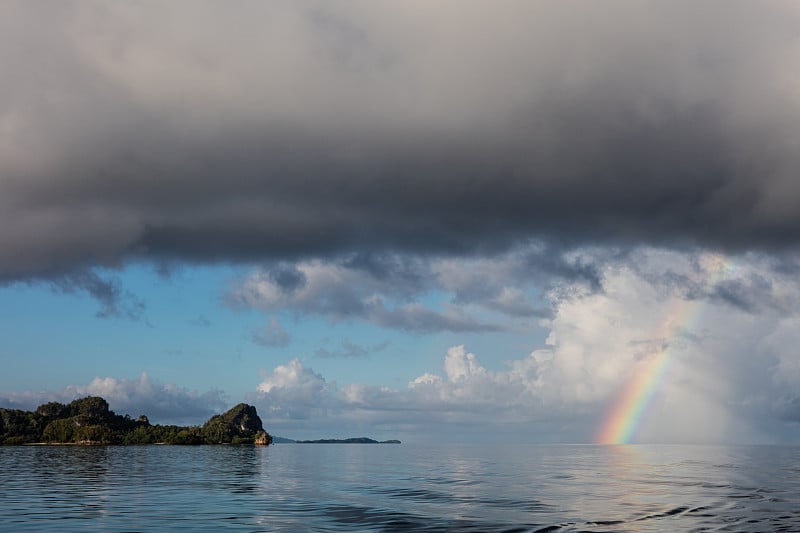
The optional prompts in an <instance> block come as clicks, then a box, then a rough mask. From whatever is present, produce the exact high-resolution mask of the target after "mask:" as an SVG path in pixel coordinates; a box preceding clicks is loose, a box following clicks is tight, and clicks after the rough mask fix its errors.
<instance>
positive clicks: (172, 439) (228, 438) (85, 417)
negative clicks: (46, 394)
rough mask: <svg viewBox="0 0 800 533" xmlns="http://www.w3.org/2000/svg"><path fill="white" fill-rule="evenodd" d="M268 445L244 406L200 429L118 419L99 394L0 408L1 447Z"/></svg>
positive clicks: (257, 420)
mask: <svg viewBox="0 0 800 533" xmlns="http://www.w3.org/2000/svg"><path fill="white" fill-rule="evenodd" d="M271 443H272V437H271V436H270V434H269V433H267V432H266V431H264V427H263V425H262V422H261V418H259V416H258V413H257V412H256V408H255V407H253V406H252V405H247V404H245V403H240V404H238V405H236V406H234V407H233V408H231V409H229V410H228V411H226V412H225V413H222V414H219V415H214V416H212V417H211V418H210V419H208V421H207V422H206V423H205V424H203V425H202V426H188V427H184V426H170V425H160V424H151V423H150V421H149V420H148V419H147V417H146V416H145V415H141V416H139V417H138V418H135V419H134V418H131V417H130V416H128V415H124V416H123V415H118V414H116V413H114V411H111V410H110V409H109V406H108V402H107V401H105V400H104V399H103V398H100V397H99V396H87V397H86V398H80V399H78V400H75V401H73V402H71V403H69V404H63V403H59V402H49V403H46V404H44V405H40V406H39V407H38V408H37V409H36V411H23V410H20V409H3V408H0V445H19V444H87V445H90V444H257V445H263V446H266V445H269V444H271Z"/></svg>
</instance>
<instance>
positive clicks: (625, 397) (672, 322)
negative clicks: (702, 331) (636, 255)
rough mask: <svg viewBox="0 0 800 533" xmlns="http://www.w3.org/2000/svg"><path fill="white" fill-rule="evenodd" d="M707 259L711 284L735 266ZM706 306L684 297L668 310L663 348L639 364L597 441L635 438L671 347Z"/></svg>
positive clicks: (663, 326)
mask: <svg viewBox="0 0 800 533" xmlns="http://www.w3.org/2000/svg"><path fill="white" fill-rule="evenodd" d="M704 259H706V261H707V262H708V263H709V266H708V268H707V269H706V271H707V272H708V275H709V282H710V283H711V284H714V283H716V282H717V281H719V280H720V279H721V278H722V277H723V276H724V275H725V274H726V273H728V272H731V271H732V270H733V268H734V263H733V261H730V260H728V259H726V258H724V257H722V256H719V255H711V256H706V257H705V258H704ZM702 307H703V305H702V301H701V300H699V299H698V300H681V301H679V302H678V303H677V304H676V305H675V307H674V308H673V309H670V311H669V312H668V313H666V318H665V319H664V320H663V321H662V323H661V326H660V327H659V330H658V331H657V332H656V335H655V338H657V339H664V341H663V342H662V344H661V347H660V349H659V350H657V352H656V353H655V354H653V355H652V356H651V357H649V358H648V359H647V360H646V361H642V362H641V363H640V364H639V368H637V369H636V371H635V373H634V375H633V377H632V378H631V379H630V380H629V381H628V383H627V384H626V385H625V387H624V388H623V389H622V391H621V392H620V394H619V396H618V397H617V400H616V401H615V402H614V404H613V405H612V407H611V409H610V410H609V412H608V414H607V415H606V417H605V418H604V420H603V423H602V424H601V426H600V430H599V431H598V433H597V436H596V439H595V442H596V443H597V444H628V443H630V442H631V441H632V440H633V438H634V436H635V435H636V431H637V430H638V429H639V426H640V424H641V421H642V418H643V417H644V415H645V414H646V413H647V409H648V407H649V406H650V403H651V402H652V400H653V395H654V394H655V393H656V391H657V390H658V388H659V385H660V384H661V382H662V381H663V379H664V376H665V374H666V371H667V369H668V368H669V364H670V361H671V346H672V345H674V344H675V341H676V340H677V338H678V336H679V335H680V334H681V333H682V332H684V331H687V330H691V329H692V326H693V325H694V324H695V323H696V321H697V320H698V319H699V317H700V314H701V311H702Z"/></svg>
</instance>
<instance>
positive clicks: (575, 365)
mask: <svg viewBox="0 0 800 533" xmlns="http://www.w3.org/2000/svg"><path fill="white" fill-rule="evenodd" d="M635 259H636V261H635V264H636V265H637V266H636V268H633V267H631V266H629V265H628V264H627V263H620V264H607V265H606V266H605V267H604V269H603V274H602V285H603V290H602V291H594V290H592V289H591V287H590V286H588V285H578V286H577V287H575V288H574V290H569V289H565V288H563V287H555V288H553V290H552V291H551V293H550V295H549V297H550V298H551V299H552V301H553V304H554V313H553V316H552V317H551V318H550V319H543V320H544V322H543V325H544V327H546V328H547V329H548V330H549V336H548V339H547V343H546V345H544V346H542V347H540V348H538V349H536V350H534V351H532V352H531V353H529V354H528V355H527V356H524V357H521V358H519V359H514V360H509V361H507V362H506V368H505V369H504V370H490V369H488V368H487V367H486V366H485V365H483V364H482V363H481V362H480V359H479V357H478V356H477V355H475V354H473V353H471V352H470V351H468V350H467V348H466V347H465V346H463V345H458V346H453V347H451V348H450V349H449V350H448V351H447V353H446V354H445V357H444V360H443V364H442V368H441V371H439V372H437V371H436V370H435V369H431V371H429V372H426V373H424V374H422V375H420V376H418V377H413V378H411V379H410V381H409V383H408V386H407V387H405V388H399V389H398V388H391V387H386V386H379V385H367V384H359V383H344V384H336V383H330V382H328V381H326V380H325V378H323V377H322V376H321V375H319V374H317V373H315V372H314V371H313V370H312V369H310V368H307V367H305V366H304V365H303V364H302V363H300V362H299V361H298V360H293V361H292V362H290V364H289V365H287V366H279V367H278V368H276V369H275V371H274V373H272V374H268V375H267V376H266V378H265V380H264V382H263V383H262V384H261V385H260V386H259V391H260V392H258V393H256V394H254V395H253V396H252V399H253V401H255V402H257V404H258V405H262V406H264V407H266V408H267V409H269V412H270V413H272V415H273V416H272V417H271V418H270V422H271V423H273V424H276V426H277V427H278V428H281V430H283V431H292V430H294V431H297V430H298V428H300V429H302V427H303V426H302V425H297V424H294V425H293V424H292V423H289V421H290V418H291V417H288V416H285V415H284V414H283V410H284V409H291V408H292V406H303V407H302V418H304V419H307V420H308V419H311V420H313V421H314V423H321V424H323V425H325V424H329V425H330V427H336V424H342V425H344V426H342V427H347V424H375V425H378V426H380V427H382V428H384V429H386V428H395V430H396V431H399V432H408V434H413V432H414V429H412V428H417V430H421V429H427V430H430V429H431V428H435V427H437V426H441V425H442V424H444V425H445V426H446V427H448V430H447V431H448V432H456V433H458V432H463V431H469V430H470V428H472V430H473V431H477V430H478V429H477V428H484V430H485V429H486V428H493V430H498V431H500V430H502V428H503V427H505V428H506V429H508V428H512V427H513V428H515V431H517V432H521V433H523V434H524V433H525V432H526V431H527V432H528V433H529V434H528V438H532V439H539V440H550V439H552V440H559V441H562V442H563V441H564V440H575V441H579V442H586V441H591V440H593V439H594V438H595V437H596V435H597V432H598V431H599V430H600V428H601V426H602V425H603V424H604V421H605V420H606V418H607V417H608V415H609V412H610V410H611V409H612V407H613V406H614V405H615V404H616V402H617V401H618V399H619V397H620V395H621V393H622V391H623V390H624V388H625V387H626V385H627V384H628V383H630V382H631V381H633V380H637V379H641V378H642V373H643V372H647V371H648V368H650V366H651V363H652V361H653V360H654V358H657V357H661V356H663V355H664V354H666V357H667V360H668V364H667V366H666V371H665V372H664V374H663V376H662V377H661V379H660V380H658V381H657V382H656V385H655V389H654V396H653V400H652V402H651V403H650V404H649V405H648V408H647V411H646V416H645V417H644V418H643V421H642V423H641V424H640V425H639V427H638V429H637V433H636V438H637V439H639V440H641V441H645V442H647V441H649V442H728V441H731V440H734V441H739V442H766V441H780V440H792V439H794V438H797V435H796V433H795V431H796V428H795V427H794V426H792V423H793V421H795V420H797V418H798V417H797V404H798V400H797V395H796V392H795V391H796V390H797V387H798V386H800V358H798V356H797V353H796V351H795V350H794V349H793V346H796V345H797V342H798V341H800V338H798V333H797V332H798V331H800V330H798V328H797V324H796V322H797V317H798V308H797V306H795V307H794V308H793V310H792V313H791V314H790V315H785V314H784V313H785V308H784V307H782V306H768V307H764V308H763V309H762V310H761V311H760V312H759V313H753V312H752V311H751V309H750V308H746V307H742V306H739V305H737V304H736V303H735V302H731V301H729V300H727V299H720V298H718V297H717V293H718V287H720V286H726V285H728V284H730V283H740V282H741V283H743V284H745V285H746V284H747V283H749V282H748V281H747V280H750V279H751V278H752V277H753V276H754V275H756V274H758V275H759V276H762V277H766V276H767V274H764V272H770V271H769V270H768V269H766V268H765V267H764V261H769V259H768V258H764V257H761V256H749V257H738V258H734V259H735V260H734V261H728V260H726V258H725V257H723V256H719V255H714V254H701V255H694V254H686V253H679V252H670V251H665V250H655V249H654V250H646V251H640V252H638V254H637V255H636V256H635ZM676 280H684V281H683V282H681V283H678V282H676ZM769 286H770V287H771V289H770V290H771V293H772V294H773V296H772V297H771V298H767V299H768V300H770V301H772V300H776V299H777V300H779V301H781V302H784V301H786V300H787V299H792V298H797V297H800V285H799V284H798V283H797V282H796V281H795V280H794V278H793V277H792V276H790V275H785V276H781V275H779V274H775V273H771V274H769ZM795 301H800V300H795ZM278 391H279V392H278ZM283 402H285V403H283ZM294 418H300V416H298V412H297V411H295V412H294ZM325 427H327V426H325ZM523 430H524V431H523ZM537 432H543V433H537Z"/></svg>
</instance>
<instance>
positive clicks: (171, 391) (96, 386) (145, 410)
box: [0, 372, 230, 424]
mask: <svg viewBox="0 0 800 533" xmlns="http://www.w3.org/2000/svg"><path fill="white" fill-rule="evenodd" d="M84 396H102V397H103V398H105V399H106V401H108V404H109V406H110V408H111V409H112V410H113V411H115V412H116V413H117V414H129V415H131V416H134V417H135V416H138V415H140V414H144V415H147V417H148V418H149V419H150V421H151V422H153V423H180V424H183V423H189V424H197V423H202V422H204V421H205V420H206V419H207V418H208V417H210V416H211V415H213V414H216V413H220V412H222V411H224V410H225V409H227V408H228V407H230V406H229V405H228V402H227V399H226V397H225V395H224V394H223V393H222V392H221V391H218V390H211V391H207V392H202V393H201V392H197V391H192V390H189V389H186V388H183V387H179V386H177V385H174V384H162V383H160V382H158V381H156V380H153V379H151V378H150V376H148V374H147V373H146V372H142V374H141V376H139V378H138V379H124V378H122V379H120V378H114V377H96V378H94V379H93V380H92V381H91V382H89V383H88V384H87V385H69V386H67V387H65V388H64V389H62V390H60V391H35V392H34V391H27V392H16V393H13V392H12V393H5V394H3V393H0V401H2V403H3V404H5V405H8V406H11V407H14V408H18V409H28V410H31V409H35V408H36V407H37V406H39V405H41V404H43V403H47V402H51V401H59V402H63V403H68V402H71V401H72V400H75V399H77V398H82V397H84Z"/></svg>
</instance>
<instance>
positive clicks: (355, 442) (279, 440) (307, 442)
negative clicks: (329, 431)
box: [274, 437, 400, 444]
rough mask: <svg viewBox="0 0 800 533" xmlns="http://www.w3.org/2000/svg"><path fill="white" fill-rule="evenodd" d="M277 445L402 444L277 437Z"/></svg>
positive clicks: (386, 441) (364, 438)
mask: <svg viewBox="0 0 800 533" xmlns="http://www.w3.org/2000/svg"><path fill="white" fill-rule="evenodd" d="M274 442H275V443H281V444H283V443H294V444H400V441H399V440H396V439H392V440H380V441H379V440H375V439H370V438H367V437H353V438H349V439H316V440H293V439H287V438H285V437H275V439H274Z"/></svg>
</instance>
